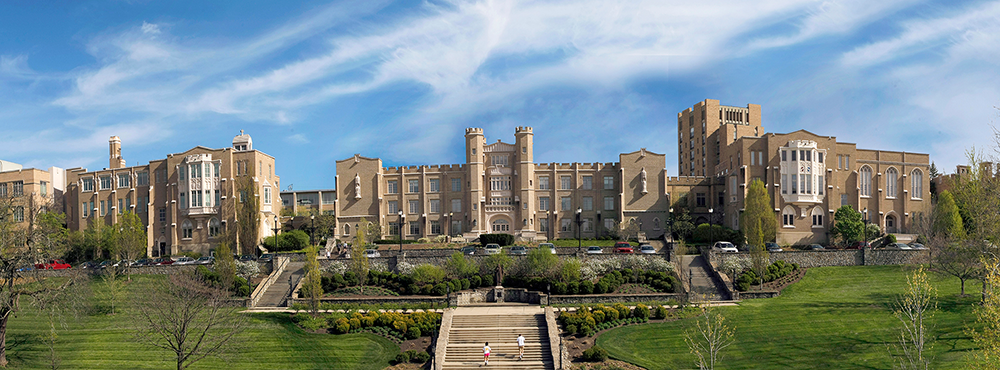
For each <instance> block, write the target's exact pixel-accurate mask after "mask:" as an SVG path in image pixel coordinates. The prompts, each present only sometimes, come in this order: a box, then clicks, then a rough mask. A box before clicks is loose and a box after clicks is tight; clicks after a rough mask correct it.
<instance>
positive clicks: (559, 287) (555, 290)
mask: <svg viewBox="0 0 1000 370" xmlns="http://www.w3.org/2000/svg"><path fill="white" fill-rule="evenodd" d="M552 294H555V295H563V294H566V283H562V282H559V283H555V284H552Z"/></svg>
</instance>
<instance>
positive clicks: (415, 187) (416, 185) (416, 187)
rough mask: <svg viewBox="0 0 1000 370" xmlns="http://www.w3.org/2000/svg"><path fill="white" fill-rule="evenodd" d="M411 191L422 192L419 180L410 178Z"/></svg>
mask: <svg viewBox="0 0 1000 370" xmlns="http://www.w3.org/2000/svg"><path fill="white" fill-rule="evenodd" d="M409 184H410V192H411V193H419V192H420V181H419V180H409Z"/></svg>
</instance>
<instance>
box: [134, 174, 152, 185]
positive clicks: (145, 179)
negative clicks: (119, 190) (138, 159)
mask: <svg viewBox="0 0 1000 370" xmlns="http://www.w3.org/2000/svg"><path fill="white" fill-rule="evenodd" d="M135 185H136V186H147V185H149V172H136V173H135Z"/></svg>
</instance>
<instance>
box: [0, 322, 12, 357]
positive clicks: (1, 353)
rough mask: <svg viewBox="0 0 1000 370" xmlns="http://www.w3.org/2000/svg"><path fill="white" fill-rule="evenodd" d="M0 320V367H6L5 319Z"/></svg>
mask: <svg viewBox="0 0 1000 370" xmlns="http://www.w3.org/2000/svg"><path fill="white" fill-rule="evenodd" d="M8 317H10V316H7V315H4V316H3V317H2V318H0V367H7V318H8Z"/></svg>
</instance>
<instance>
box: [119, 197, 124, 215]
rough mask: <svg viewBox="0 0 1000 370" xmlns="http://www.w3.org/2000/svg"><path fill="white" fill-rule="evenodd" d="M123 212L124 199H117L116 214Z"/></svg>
mask: <svg viewBox="0 0 1000 370" xmlns="http://www.w3.org/2000/svg"><path fill="white" fill-rule="evenodd" d="M122 212H125V199H122V198H118V214H122Z"/></svg>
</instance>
